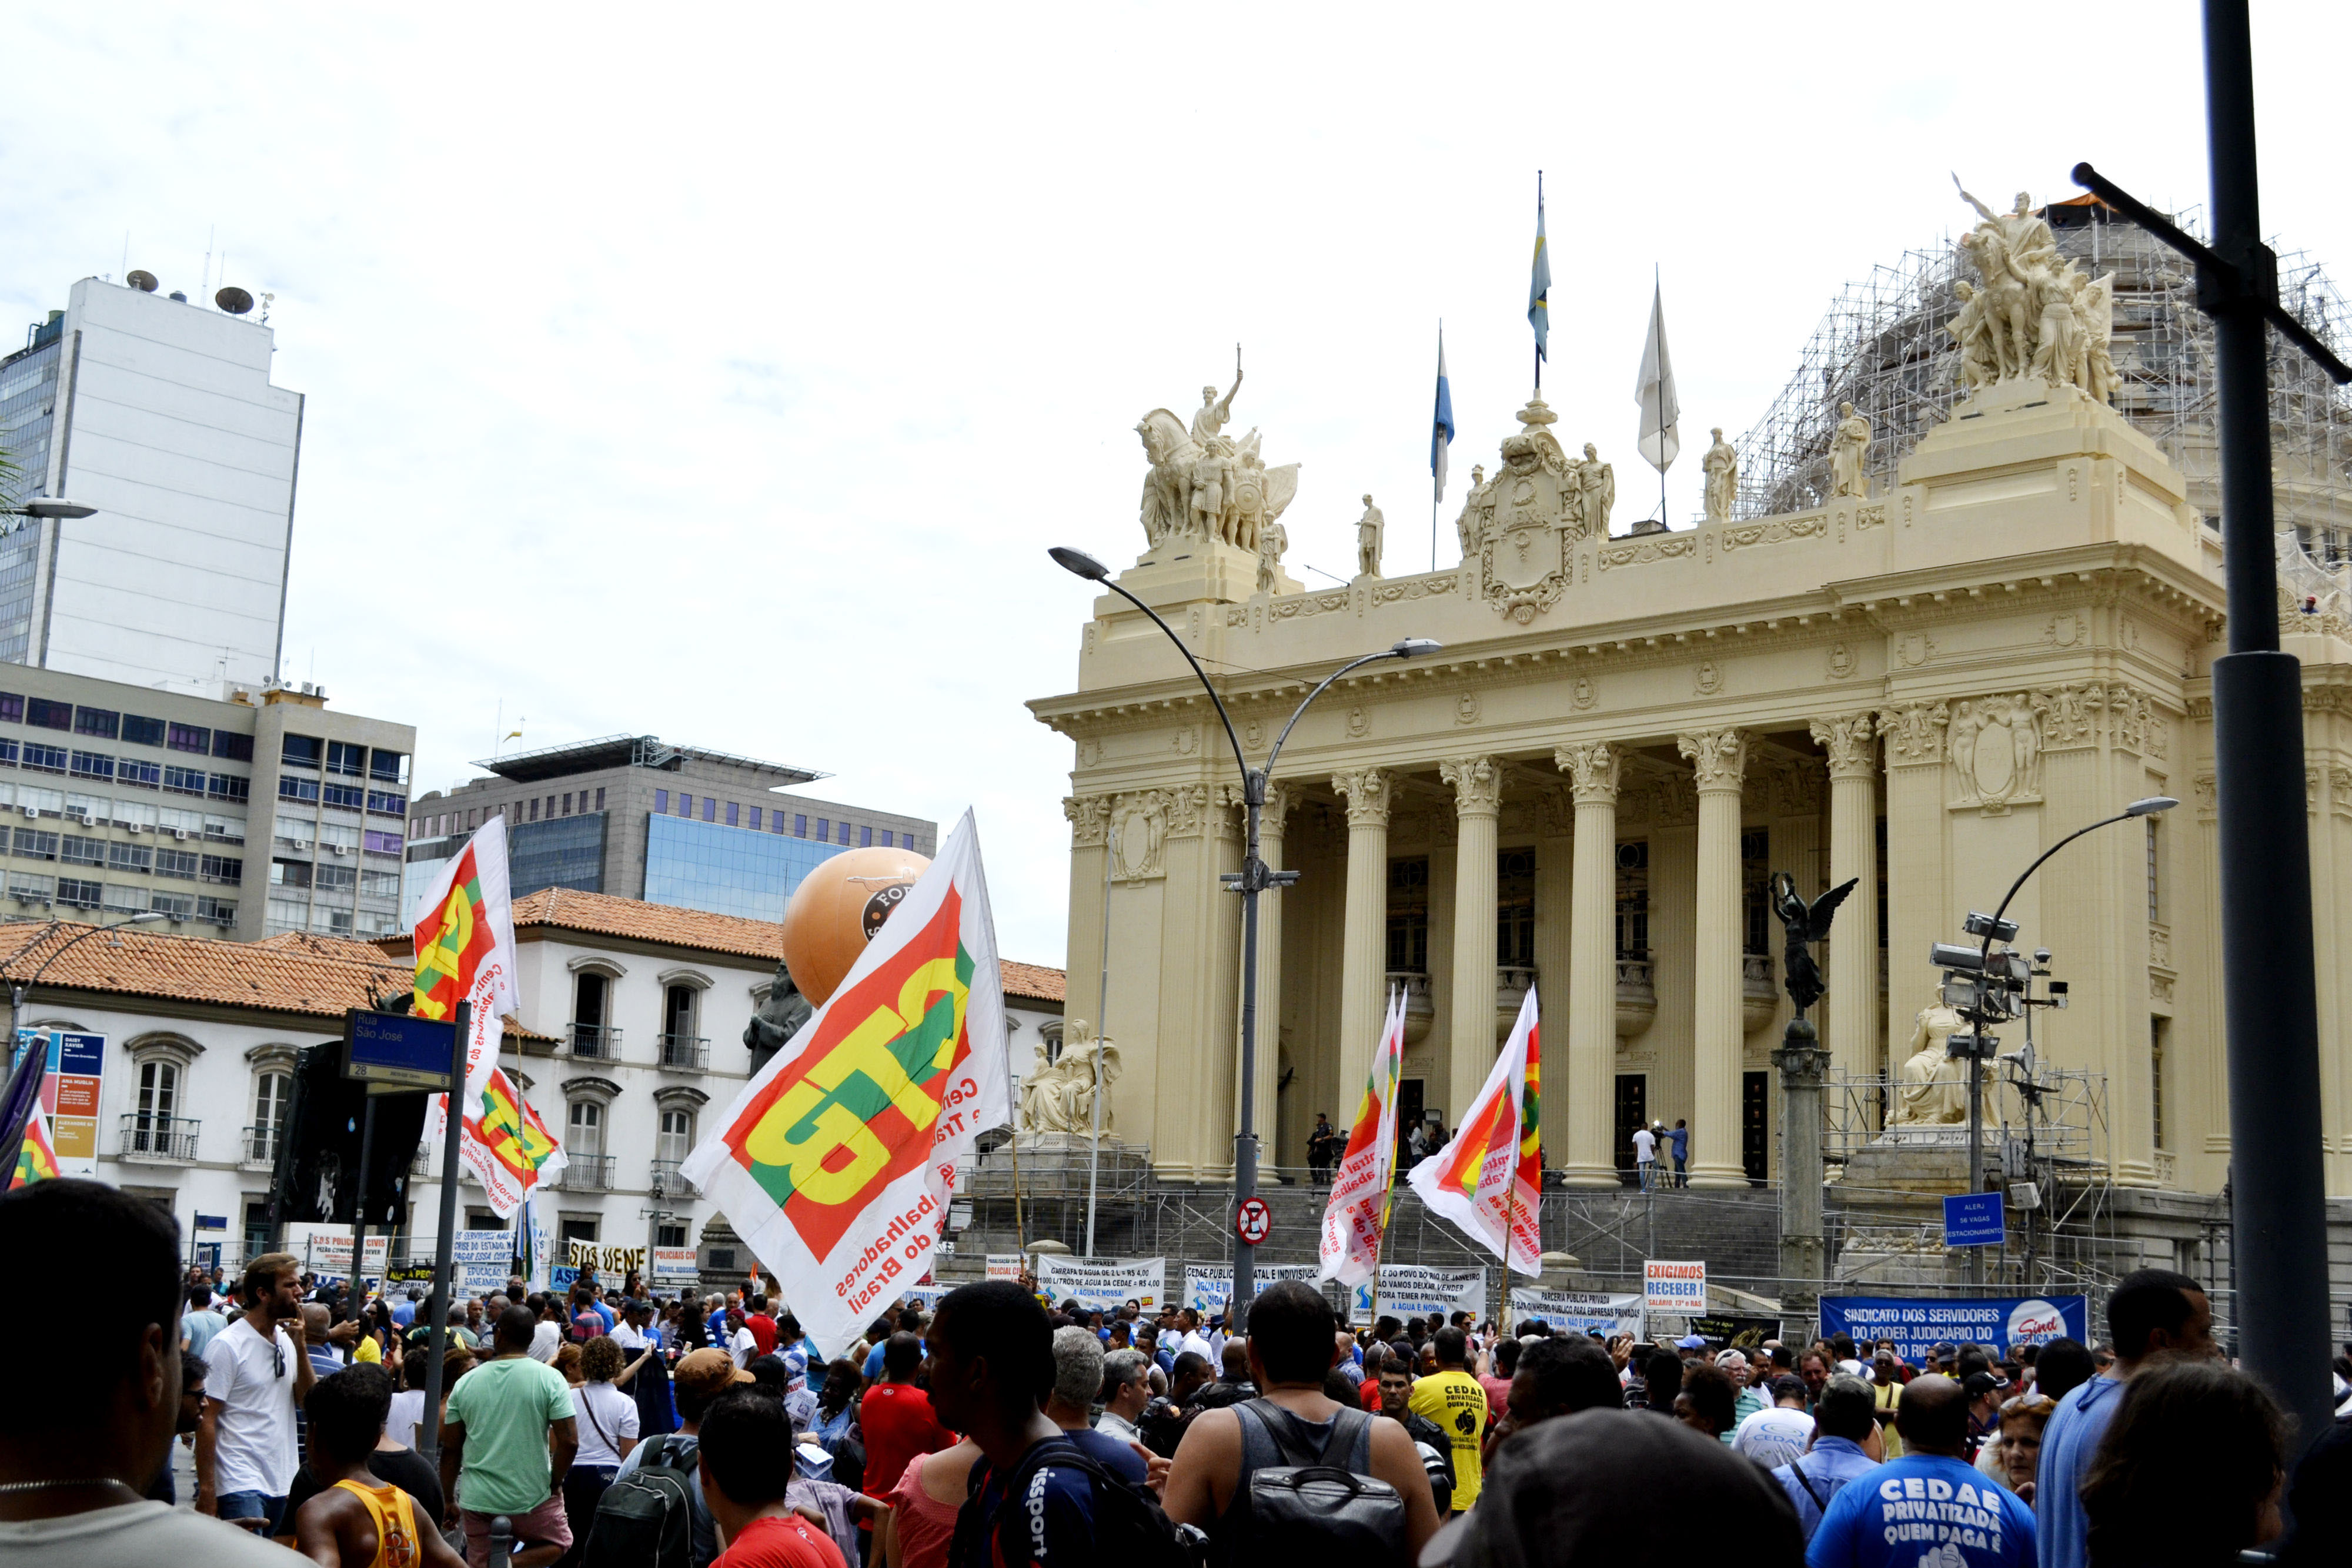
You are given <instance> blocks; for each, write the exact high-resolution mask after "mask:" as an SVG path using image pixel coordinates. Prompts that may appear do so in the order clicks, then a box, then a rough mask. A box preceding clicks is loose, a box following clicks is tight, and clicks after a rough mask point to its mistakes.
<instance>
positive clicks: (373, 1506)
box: [335, 1481, 425, 1568]
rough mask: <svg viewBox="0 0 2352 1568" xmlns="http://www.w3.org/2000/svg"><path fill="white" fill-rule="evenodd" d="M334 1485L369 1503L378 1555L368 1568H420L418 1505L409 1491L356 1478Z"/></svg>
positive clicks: (422, 1560) (422, 1559)
mask: <svg viewBox="0 0 2352 1568" xmlns="http://www.w3.org/2000/svg"><path fill="white" fill-rule="evenodd" d="M335 1485H336V1486H338V1487H340V1488H341V1489H342V1490H344V1491H347V1492H349V1493H351V1494H352V1496H353V1497H355V1498H357V1499H359V1500H360V1501H361V1502H362V1503H364V1504H366V1505H367V1511H368V1513H369V1515H370V1516H371V1517H372V1518H373V1519H374V1521H375V1559H374V1561H373V1562H372V1563H369V1564H368V1568H417V1565H418V1564H419V1563H423V1562H424V1561H425V1548H424V1547H423V1546H422V1545H420V1544H419V1543H418V1541H417V1536H416V1508H415V1504H414V1503H412V1502H411V1501H410V1500H409V1498H408V1494H407V1493H406V1492H404V1491H403V1490H400V1489H399V1488H398V1487H396V1486H388V1485H387V1486H380V1487H367V1486H362V1485H360V1483H359V1482H357V1481H337V1482H336V1483H335Z"/></svg>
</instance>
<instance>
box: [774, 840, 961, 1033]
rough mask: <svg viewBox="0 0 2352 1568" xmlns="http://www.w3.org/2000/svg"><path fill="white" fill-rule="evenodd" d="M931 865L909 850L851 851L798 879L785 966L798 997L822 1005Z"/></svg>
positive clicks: (787, 915)
mask: <svg viewBox="0 0 2352 1568" xmlns="http://www.w3.org/2000/svg"><path fill="white" fill-rule="evenodd" d="M930 863H931V862H930V861H929V858H928V857H926V856H923V855H919V854H915V853H913V852H910V851H908V850H882V849H866V850H851V851H849V852H846V853H844V854H837V855H835V856H834V857H833V858H832V859H831V860H828V861H826V862H824V863H822V864H821V865H819V866H818V867H817V868H816V869H815V870H814V871H813V872H811V873H808V875H807V876H806V877H804V878H803V879H802V881H801V884H800V886H799V887H797V888H795V889H794V890H793V901H792V903H791V904H787V905H785V907H784V964H785V967H788V968H790V969H791V970H792V972H793V984H794V985H796V986H798V987H799V988H801V994H802V995H803V996H805V997H806V998H808V999H809V1000H810V1001H811V1002H812V1003H814V1004H815V1005H816V1006H818V1007H823V1006H824V1004H825V1001H826V999H827V998H830V997H831V996H832V995H833V993H834V988H835V987H837V986H839V985H840V984H841V981H842V977H844V976H845V975H847V974H848V973H849V968H850V966H851V965H853V964H855V963H856V962H857V956H858V955H859V954H860V953H863V952H865V951H866V944H867V943H868V942H871V941H872V940H874V934H875V933H876V932H877V931H879V930H881V929H882V923H883V922H884V921H885V920H887V919H888V918H890V912H891V911H892V910H894V909H896V908H898V904H899V903H900V902H901V901H902V900H903V899H905V898H906V896H907V890H908V888H910V887H912V886H914V885H915V882H916V879H917V878H919V877H920V876H921V875H922V874H923V872H924V870H925V869H926V868H928V867H929V865H930Z"/></svg>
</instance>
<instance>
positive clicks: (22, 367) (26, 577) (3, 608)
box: [0, 311, 64, 664]
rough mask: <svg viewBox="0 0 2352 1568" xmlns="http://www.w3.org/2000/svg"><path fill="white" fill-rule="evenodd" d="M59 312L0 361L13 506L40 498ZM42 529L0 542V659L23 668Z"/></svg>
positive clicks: (0, 484) (3, 485)
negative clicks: (28, 341)
mask: <svg viewBox="0 0 2352 1568" xmlns="http://www.w3.org/2000/svg"><path fill="white" fill-rule="evenodd" d="M63 315H64V312H62V311H59V312H58V313H57V315H56V317H55V318H53V319H51V320H49V321H48V322H47V323H46V324H44V325H43V326H40V327H37V328H35V329H34V330H33V333H32V337H33V342H32V343H31V344H30V345H28V346H27V347H26V348H25V349H23V350H19V351H18V352H16V353H15V354H12V355H10V356H9V357H8V358H6V359H5V360H0V452H5V453H6V454H7V455H8V458H9V460H10V461H11V462H13V463H15V464H16V466H17V468H18V469H19V472H17V473H16V474H13V475H9V476H5V477H0V501H5V503H6V504H8V505H10V506H15V505H17V504H18V503H20V502H21V501H23V500H24V499H25V498H26V497H29V496H35V495H38V494H40V493H41V488H42V483H43V481H44V480H45V479H46V477H47V475H48V472H49V436H50V433H51V431H52V430H54V429H55V428H56V424H57V402H58V359H59V350H60V348H61V346H62V345H61V344H60V342H59V336H60V334H59V333H58V327H59V325H60V323H61V320H62V318H63ZM40 553H41V528H40V527H38V526H34V527H26V528H18V529H17V530H16V531H15V532H14V533H12V534H10V535H9V536H8V537H7V538H0V660H5V661H7V662H8V663H11V664H23V663H25V656H26V653H27V652H28V651H29V649H30V647H31V640H32V626H33V567H34V563H35V562H36V561H37V560H38V559H40Z"/></svg>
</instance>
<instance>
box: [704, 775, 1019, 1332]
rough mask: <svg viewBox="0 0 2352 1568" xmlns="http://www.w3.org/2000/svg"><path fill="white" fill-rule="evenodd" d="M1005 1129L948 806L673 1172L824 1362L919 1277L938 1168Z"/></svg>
mask: <svg viewBox="0 0 2352 1568" xmlns="http://www.w3.org/2000/svg"><path fill="white" fill-rule="evenodd" d="M1011 1120H1012V1102H1011V1096H1010V1093H1009V1092H1008V1089H1007V1086H1006V1083H1005V1035H1004V994H1003V986H1002V982H1001V979H1000V976H999V971H998V967H997V960H996V927H995V924H994V922H993V920H992V918H991V916H990V915H989V908H988V883H987V880H986V879H985V877H983V876H982V873H981V866H980V840H979V832H978V830H977V829H976V828H975V827H974V825H973V822H972V817H971V812H970V811H966V812H965V813H964V815H963V820H962V821H960V822H958V823H957V824H956V827H955V831H953V832H951V833H950V834H949V835H948V840H947V842H946V843H944V844H942V845H940V856H939V859H937V860H935V861H933V862H931V864H930V867H929V870H927V871H925V872H924V873H923V874H922V877H921V879H920V880H919V881H918V882H917V883H915V885H914V887H913V888H911V889H910V890H909V891H908V894H907V896H906V898H905V899H904V900H903V901H901V902H900V904H898V908H897V909H896V910H894V911H893V912H892V913H891V915H890V916H889V918H888V919H887V921H885V922H884V923H883V925H882V927H881V929H880V930H878V931H877V932H876V933H874V935H873V937H872V939H871V940H869V941H868V942H867V943H866V950H865V951H864V952H863V953H861V954H859V955H858V957H857V962H856V964H854V965H852V966H851V967H850V970H849V973H848V975H847V976H846V977H844V978H843V980H842V982H841V985H840V986H839V987H838V988H836V989H835V992H834V994H833V995H832V997H830V998H827V1000H826V1002H825V1004H824V1006H823V1007H821V1008H819V1009H817V1010H816V1011H815V1012H814V1014H812V1015H811V1016H810V1018H809V1020H808V1022H806V1023H804V1024H803V1025H802V1026H801V1028H800V1031H799V1032H798V1033H797V1034H795V1035H793V1039H792V1043H791V1044H790V1045H789V1046H787V1047H786V1048H785V1049H784V1051H781V1052H779V1053H778V1054H777V1056H776V1058H775V1060H774V1061H771V1062H769V1063H768V1065H767V1066H766V1067H765V1068H764V1069H762V1070H761V1072H760V1075H759V1076H758V1077H756V1078H754V1079H752V1080H751V1082H750V1083H748V1084H746V1085H745V1086H744V1088H743V1091H742V1092H741V1093H740V1094H738V1095H736V1096H735V1103H733V1104H731V1105H730V1106H729V1107H728V1108H727V1112H726V1113H725V1114H724V1115H723V1116H720V1117H719V1118H718V1119H717V1120H716V1122H715V1123H714V1124H710V1125H711V1126H712V1129H713V1130H712V1131H711V1133H710V1134H709V1136H708V1137H706V1138H705V1139H704V1140H703V1142H702V1143H701V1144H700V1145H698V1146H697V1147H696V1149H695V1151H694V1152H693V1153H692V1154H691V1155H688V1156H687V1159H686V1163H685V1165H684V1166H683V1167H681V1171H680V1174H681V1175H683V1176H685V1177H686V1179H687V1180H688V1181H690V1182H693V1183H694V1184H695V1185H696V1186H699V1187H700V1188H701V1189H702V1190H703V1192H705V1193H706V1194H708V1195H709V1197H710V1199H711V1201H712V1202H714V1203H715V1204H717V1205H718V1207H719V1212H721V1213H722V1214H724V1215H726V1217H727V1219H728V1222H729V1223H730V1225H732V1226H733V1227H734V1228H735V1231H736V1234H738V1235H740V1236H741V1237H742V1238H743V1239H744V1241H745V1242H746V1243H748V1244H749V1245H750V1247H751V1251H752V1254H753V1255H754V1256H755V1257H757V1258H758V1259H759V1260H760V1262H761V1265H762V1266H764V1267H765V1268H766V1270H767V1271H768V1272H769V1273H771V1274H772V1275H774V1276H775V1278H776V1281H777V1283H778V1285H779V1286H780V1287H781V1288H782V1291H783V1294H784V1297H785V1299H786V1300H788V1301H791V1302H792V1303H793V1311H794V1312H797V1313H798V1314H799V1316H800V1320H801V1323H802V1326H803V1327H804V1328H805V1329H807V1331H808V1333H809V1336H810V1337H811V1338H813V1339H814V1340H815V1341H816V1343H817V1346H818V1348H819V1349H821V1350H823V1351H824V1353H825V1354H827V1355H829V1356H830V1355H838V1354H841V1353H842V1351H844V1350H845V1349H846V1348H847V1347H848V1345H849V1343H850V1342H852V1341H853V1340H855V1339H856V1337H857V1333H858V1330H859V1329H860V1328H861V1327H863V1326H864V1325H865V1324H866V1323H868V1322H872V1321H873V1320H874V1318H875V1316H876V1315H877V1312H879V1311H880V1310H881V1309H882V1308H884V1307H886V1306H887V1305H889V1304H890V1303H891V1302H893V1301H897V1300H898V1296H899V1294H900V1293H901V1292H902V1291H906V1290H908V1288H909V1287H911V1286H913V1285H915V1284H917V1283H919V1281H922V1280H923V1279H924V1278H926V1277H927V1276H928V1275H929V1272H930V1269H931V1258H932V1253H933V1251H934V1249H936V1248H937V1247H938V1245H939V1240H940V1229H941V1227H942V1226H943V1225H944V1223H945V1221H946V1218H947V1210H948V1199H949V1197H950V1196H951V1195H952V1194H953V1192H954V1190H955V1167H956V1160H957V1159H958V1158H959V1157H960V1156H961V1155H966V1154H969V1153H970V1152H971V1147H972V1142H973V1139H974V1138H975V1137H977V1136H978V1134H980V1133H981V1132H982V1130H983V1129H986V1128H989V1127H1001V1126H1003V1125H1004V1124H1006V1123H1007V1122H1009V1121H1011Z"/></svg>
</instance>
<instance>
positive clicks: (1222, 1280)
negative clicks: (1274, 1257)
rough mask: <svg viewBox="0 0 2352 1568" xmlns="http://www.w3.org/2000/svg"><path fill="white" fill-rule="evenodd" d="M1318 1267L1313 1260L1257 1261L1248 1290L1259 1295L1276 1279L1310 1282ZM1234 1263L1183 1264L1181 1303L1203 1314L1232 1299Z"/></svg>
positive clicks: (1219, 1307)
mask: <svg viewBox="0 0 2352 1568" xmlns="http://www.w3.org/2000/svg"><path fill="white" fill-rule="evenodd" d="M1320 1272H1321V1270H1320V1269H1319V1268H1318V1266H1317V1265H1316V1264H1313V1263H1260V1264H1258V1265H1257V1266H1256V1268H1255V1269H1254V1270H1251V1273H1250V1287H1251V1288H1250V1294H1251V1295H1252V1296H1260V1295H1264V1294H1265V1288H1266V1287H1267V1286H1268V1285H1271V1284H1273V1283H1274V1282H1275V1281H1276V1280H1299V1281H1305V1282H1306V1283H1307V1284H1309V1285H1311V1284H1313V1283H1314V1282H1315V1279H1316V1276H1317V1275H1318V1273H1320ZM1233 1299H1234V1267H1233V1265H1232V1264H1230V1263H1187V1264H1185V1265H1184V1305H1186V1306H1188V1307H1191V1308H1193V1309H1194V1310H1196V1311H1198V1312H1202V1313H1203V1314H1204V1315H1205V1314H1207V1313H1211V1312H1223V1311H1224V1310H1225V1309H1226V1308H1227V1307H1228V1306H1230V1305H1231V1304H1232V1303H1233Z"/></svg>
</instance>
